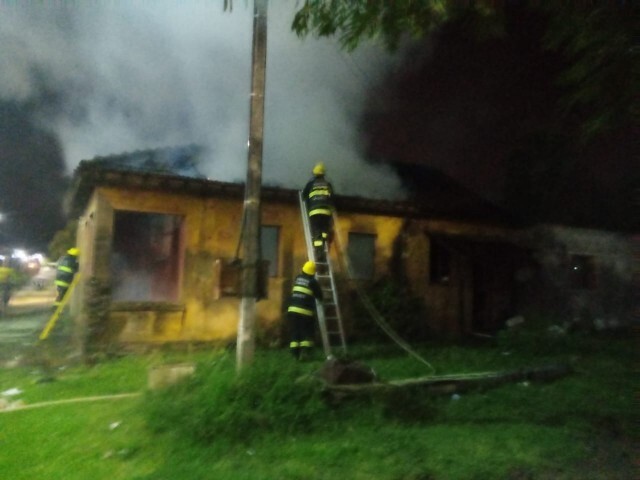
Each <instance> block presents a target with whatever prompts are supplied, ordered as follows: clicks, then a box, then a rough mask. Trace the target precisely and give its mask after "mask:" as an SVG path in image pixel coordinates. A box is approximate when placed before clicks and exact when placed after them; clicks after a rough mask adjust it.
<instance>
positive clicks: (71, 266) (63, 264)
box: [55, 255, 78, 287]
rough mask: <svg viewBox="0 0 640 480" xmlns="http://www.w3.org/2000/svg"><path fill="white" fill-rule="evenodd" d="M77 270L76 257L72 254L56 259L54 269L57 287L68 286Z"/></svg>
mask: <svg viewBox="0 0 640 480" xmlns="http://www.w3.org/2000/svg"><path fill="white" fill-rule="evenodd" d="M77 271H78V259H77V258H76V257H74V256H73V255H64V256H63V257H62V258H61V259H60V260H59V261H58V267H57V271H56V281H55V283H56V285H57V286H59V287H68V286H69V285H70V284H71V282H72V281H73V277H74V275H75V274H76V272H77Z"/></svg>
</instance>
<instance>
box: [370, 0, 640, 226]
mask: <svg viewBox="0 0 640 480" xmlns="http://www.w3.org/2000/svg"><path fill="white" fill-rule="evenodd" d="M546 28H547V22H546V19H545V17H544V16H543V15H542V14H540V13H532V12H531V11H528V10H525V9H514V10H511V11H509V12H508V15H507V16H506V20H505V32H504V35H503V36H499V37H486V38H479V37H478V36H477V35H476V34H474V32H473V31H472V30H471V29H470V28H469V24H468V22H466V21H464V20H463V21H459V22H456V23H453V24H450V25H448V26H446V27H445V28H444V29H442V30H441V31H440V32H439V33H438V34H437V35H434V36H433V37H431V38H429V39H427V40H425V41H424V42H421V43H420V44H418V45H416V46H415V47H414V48H413V49H411V50H409V51H408V52H407V53H406V54H405V61H404V62H403V64H402V66H401V67H400V68H398V69H397V70H396V71H394V72H392V73H391V74H390V75H389V76H387V78H386V79H385V81H384V82H382V83H381V84H380V85H379V86H378V88H377V89H376V90H373V91H371V92H370V101H369V108H368V110H367V111H366V113H365V115H364V116H363V120H362V129H363V132H364V135H365V136H366V138H367V142H366V145H367V149H368V154H369V156H370V157H372V158H375V159H376V160H378V161H383V162H384V161H387V162H394V161H395V162H405V163H418V164H425V165H429V166H433V167H437V168H439V169H441V170H442V171H444V172H446V173H448V174H449V175H451V176H453V177H454V178H456V179H457V180H459V181H460V182H461V183H463V184H464V185H466V186H467V187H469V188H471V189H472V190H474V191H476V192H478V193H480V194H481V195H483V196H485V197H486V198H488V199H490V200H492V201H494V202H496V203H498V204H501V205H503V206H505V207H508V208H512V209H514V210H515V213H517V214H519V215H520V216H522V217H523V219H524V220H529V221H549V222H563V223H568V224H573V225H577V226H593V227H604V228H611V229H619V228H621V229H625V230H633V229H636V230H637V229H638V228H640V225H638V218H637V216H636V217H635V219H634V218H633V198H634V197H633V196H634V189H636V191H637V189H638V188H640V176H639V175H640V168H638V166H639V165H640V148H639V146H640V142H639V140H638V138H639V135H640V131H639V130H638V128H637V126H634V125H632V124H629V125H622V126H621V127H620V128H616V129H614V130H612V131H609V132H606V133H603V134H600V135H597V136H595V137H593V138H590V139H589V140H588V141H584V140H582V139H581V137H580V134H579V122H580V120H581V118H580V116H579V115H573V116H567V115H565V114H564V113H563V109H562V105H563V103H562V102H563V100H564V95H566V93H567V89H566V87H563V86H561V85H560V83H559V81H558V79H559V77H560V75H561V74H562V72H563V71H565V69H566V68H567V66H568V63H567V61H566V60H565V58H564V57H563V56H562V55H560V54H559V53H557V52H552V51H550V50H549V49H546V48H544V46H543V45H544V44H543V36H544V34H545V32H546ZM607 93H610V92H607ZM636 208H637V207H636Z"/></svg>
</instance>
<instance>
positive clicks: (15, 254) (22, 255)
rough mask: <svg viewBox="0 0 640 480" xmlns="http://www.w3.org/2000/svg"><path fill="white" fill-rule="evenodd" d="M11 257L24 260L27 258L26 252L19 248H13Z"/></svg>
mask: <svg viewBox="0 0 640 480" xmlns="http://www.w3.org/2000/svg"><path fill="white" fill-rule="evenodd" d="M11 258H17V259H18V260H22V261H25V260H26V259H27V252H25V251H24V250H22V249H20V248H16V249H15V250H13V253H12V254H11Z"/></svg>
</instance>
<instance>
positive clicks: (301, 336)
mask: <svg viewBox="0 0 640 480" xmlns="http://www.w3.org/2000/svg"><path fill="white" fill-rule="evenodd" d="M315 274H316V264H315V263H314V262H312V261H308V262H306V263H305V264H304V265H303V266H302V272H300V274H299V275H298V276H297V277H296V279H295V280H294V281H293V288H292V290H291V296H290V297H289V306H288V308H287V319H288V323H289V329H290V332H291V343H290V344H289V348H290V350H291V353H292V354H293V356H294V357H295V358H296V359H297V360H300V359H304V358H306V357H308V355H309V352H310V351H311V349H312V348H313V337H314V330H315V329H314V326H315V315H316V299H317V300H322V289H321V288H320V284H318V281H317V280H316V278H315Z"/></svg>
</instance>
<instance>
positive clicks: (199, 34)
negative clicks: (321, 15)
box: [0, 0, 401, 198]
mask: <svg viewBox="0 0 640 480" xmlns="http://www.w3.org/2000/svg"><path fill="white" fill-rule="evenodd" d="M294 11H295V4H293V3H292V2H271V3H270V5H269V23H268V47H267V48H268V50H267V51H268V60H267V92H266V100H265V102H266V103H265V107H266V117H265V143H264V162H263V181H264V183H266V184H272V185H280V186H285V187H292V188H298V187H300V186H301V185H302V184H303V183H304V182H305V181H306V180H307V179H308V177H309V176H310V173H311V169H312V167H313V165H314V164H315V162H316V161H318V160H322V161H324V162H325V164H326V166H327V170H328V176H329V177H330V180H331V181H332V182H333V183H334V186H335V187H336V190H337V191H338V192H339V193H344V194H351V195H363V196H371V197H385V198H395V197H398V196H399V195H401V186H400V181H399V180H398V179H397V177H396V176H395V174H393V173H392V170H391V169H390V168H389V167H382V166H381V167H378V166H376V167H373V166H372V165H371V164H369V163H367V162H366V161H365V158H364V157H363V153H362V152H363V141H362V138H361V135H360V132H359V131H358V127H357V126H358V123H359V122H358V118H359V115H360V114H361V112H362V109H363V106H364V105H363V102H364V101H365V97H366V93H367V90H368V89H369V87H370V85H372V84H374V83H375V82H376V81H377V80H378V79H379V78H380V75H382V74H383V73H384V72H385V71H387V70H388V69H389V68H390V67H391V66H392V65H393V62H394V58H393V57H391V56H388V55H386V54H385V53H383V52H382V51H381V50H378V49H376V48H373V47H370V48H364V49H360V50H359V51H358V52H357V53H355V54H348V53H345V52H342V51H340V49H339V47H338V45H337V43H336V42H335V41H334V40H329V39H313V38H308V39H304V40H302V39H298V38H297V37H296V36H295V35H294V34H293V33H292V32H291V31H290V24H291V20H292V18H293V14H294ZM252 21H253V6H252V4H251V2H242V1H237V2H234V9H233V11H232V12H223V9H222V2H205V1H197V0H192V1H177V0H175V1H169V0H166V1H158V2H148V1H141V0H140V1H137V0H136V1H131V2H106V1H89V2H12V3H9V4H0V44H1V45H2V49H0V68H1V70H2V76H0V100H1V101H4V102H7V101H11V102H18V103H19V104H21V105H29V106H30V108H31V110H30V111H31V112H33V116H32V117H31V118H32V121H33V122H36V123H37V124H38V126H39V127H40V128H46V129H47V130H48V131H50V132H52V133H53V134H54V135H55V136H56V137H57V139H58V141H59V143H60V145H61V146H62V149H63V155H64V159H65V162H66V167H67V170H68V171H69V172H70V171H72V170H73V169H74V168H75V167H76V166H77V164H78V163H79V162H80V161H81V160H83V159H91V158H93V157H95V156H100V155H110V154H117V153H121V152H126V151H133V150H136V149H147V148H156V147H165V146H173V145H183V144H189V143H196V144H200V145H203V146H206V147H208V149H209V151H210V152H211V153H210V158H208V159H206V161H204V162H203V163H202V164H201V165H200V169H201V170H202V171H203V172H204V173H205V174H206V175H208V176H209V177H210V178H212V179H216V180H226V181H244V179H245V176H246V173H245V172H246V160H247V139H248V125H249V119H248V117H249V90H250V72H251V39H252ZM34 106H35V108H34Z"/></svg>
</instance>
